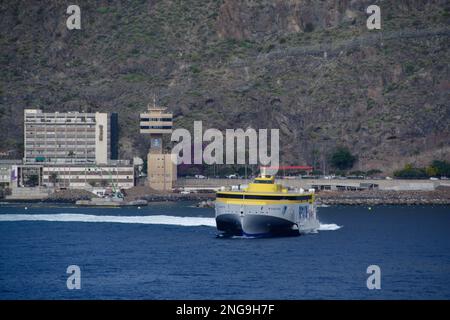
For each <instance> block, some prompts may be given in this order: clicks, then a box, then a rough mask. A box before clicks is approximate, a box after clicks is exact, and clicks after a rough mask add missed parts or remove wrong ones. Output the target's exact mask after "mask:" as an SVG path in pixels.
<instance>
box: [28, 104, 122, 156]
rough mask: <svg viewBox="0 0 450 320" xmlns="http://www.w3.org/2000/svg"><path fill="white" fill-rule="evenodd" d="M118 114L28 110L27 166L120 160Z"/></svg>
mask: <svg viewBox="0 0 450 320" xmlns="http://www.w3.org/2000/svg"><path fill="white" fill-rule="evenodd" d="M117 126H118V125H117V114H115V113H100V112H96V113H85V112H42V110H39V109H25V111H24V163H26V164H27V163H41V162H42V163H47V164H48V163H52V164H67V163H71V164H85V163H92V164H95V163H96V164H107V163H108V161H109V160H110V159H114V160H115V159H117V153H118V150H117V149H118V136H117Z"/></svg>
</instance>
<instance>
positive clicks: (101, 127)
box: [98, 125, 103, 141]
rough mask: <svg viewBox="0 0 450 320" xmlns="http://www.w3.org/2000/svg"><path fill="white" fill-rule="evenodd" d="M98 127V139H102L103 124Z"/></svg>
mask: <svg viewBox="0 0 450 320" xmlns="http://www.w3.org/2000/svg"><path fill="white" fill-rule="evenodd" d="M99 128H100V135H99V138H98V139H99V140H100V141H103V125H99Z"/></svg>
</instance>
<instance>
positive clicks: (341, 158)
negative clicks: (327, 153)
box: [330, 147, 356, 170]
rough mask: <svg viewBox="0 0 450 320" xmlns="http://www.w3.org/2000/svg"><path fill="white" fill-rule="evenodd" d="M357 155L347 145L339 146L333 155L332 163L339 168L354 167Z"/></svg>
mask: <svg viewBox="0 0 450 320" xmlns="http://www.w3.org/2000/svg"><path fill="white" fill-rule="evenodd" d="M355 161H356V157H355V156H354V155H352V154H351V152H350V150H348V148H345V147H339V148H337V149H336V151H334V153H333V154H332V155H331V161H330V162H331V165H332V166H333V167H334V168H336V169H339V170H347V169H350V168H352V167H353V164H354V163H355Z"/></svg>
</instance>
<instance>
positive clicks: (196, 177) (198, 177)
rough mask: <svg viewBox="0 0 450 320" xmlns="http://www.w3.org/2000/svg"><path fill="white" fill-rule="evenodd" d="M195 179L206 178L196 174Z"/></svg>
mask: <svg viewBox="0 0 450 320" xmlns="http://www.w3.org/2000/svg"><path fill="white" fill-rule="evenodd" d="M195 179H206V177H205V176H204V175H201V174H196V175H195Z"/></svg>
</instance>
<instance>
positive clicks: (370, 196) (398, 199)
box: [316, 188, 450, 205]
mask: <svg viewBox="0 0 450 320" xmlns="http://www.w3.org/2000/svg"><path fill="white" fill-rule="evenodd" d="M316 200H317V203H318V204H325V205H450V188H438V189H436V190H433V191H388V190H367V191H327V192H320V193H318V194H317V196H316Z"/></svg>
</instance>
